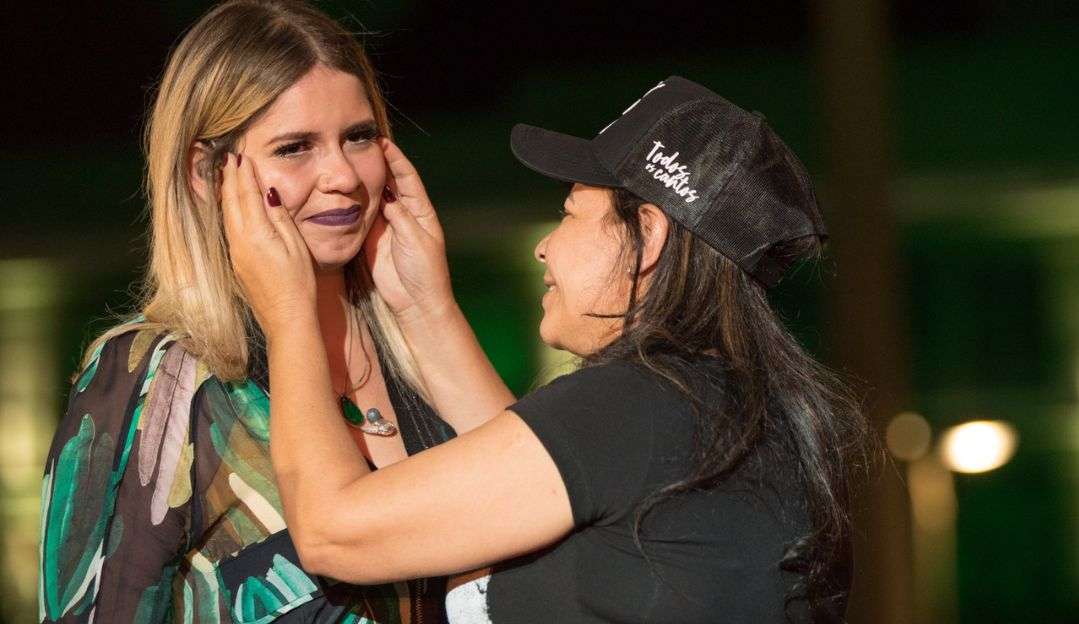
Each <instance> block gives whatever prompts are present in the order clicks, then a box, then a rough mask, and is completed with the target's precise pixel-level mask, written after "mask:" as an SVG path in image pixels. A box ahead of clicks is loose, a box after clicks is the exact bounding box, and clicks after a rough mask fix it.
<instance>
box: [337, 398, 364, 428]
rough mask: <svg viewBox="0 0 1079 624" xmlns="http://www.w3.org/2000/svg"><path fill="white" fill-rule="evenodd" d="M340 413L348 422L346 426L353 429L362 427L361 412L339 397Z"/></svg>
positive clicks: (346, 399)
mask: <svg viewBox="0 0 1079 624" xmlns="http://www.w3.org/2000/svg"><path fill="white" fill-rule="evenodd" d="M341 413H342V414H344V415H345V420H347V421H348V424H350V425H352V426H353V427H362V426H363V422H364V418H363V412H361V411H360V408H358V407H356V404H355V403H353V402H352V401H351V400H350V399H349V398H348V397H346V396H343V397H341Z"/></svg>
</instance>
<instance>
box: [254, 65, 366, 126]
mask: <svg viewBox="0 0 1079 624" xmlns="http://www.w3.org/2000/svg"><path fill="white" fill-rule="evenodd" d="M372 116H373V113H372V111H371V103H370V102H369V101H368V99H367V93H366V91H365V90H364V88H363V83H362V82H360V79H359V78H357V77H356V76H353V75H352V74H348V73H345V72H342V71H338V70H336V69H332V68H329V67H326V66H325V65H316V66H315V67H313V68H312V69H311V70H310V71H308V72H307V73H306V74H304V75H303V77H301V78H300V79H299V80H297V81H296V83H295V84H293V85H292V86H291V87H289V88H288V89H286V90H285V91H283V92H282V93H281V95H279V96H277V99H276V100H274V102H273V104H271V105H270V108H269V109H267V111H266V113H265V114H264V115H263V116H262V117H261V118H260V119H259V120H258V121H257V122H255V123H254V124H253V125H252V126H251V128H250V130H249V133H250V134H251V135H260V134H264V133H265V134H266V135H272V134H276V133H279V132H292V131H298V130H304V131H318V130H322V129H333V130H336V129H339V128H342V127H345V126H348V125H350V124H353V123H356V122H358V121H366V120H369V119H371V118H372Z"/></svg>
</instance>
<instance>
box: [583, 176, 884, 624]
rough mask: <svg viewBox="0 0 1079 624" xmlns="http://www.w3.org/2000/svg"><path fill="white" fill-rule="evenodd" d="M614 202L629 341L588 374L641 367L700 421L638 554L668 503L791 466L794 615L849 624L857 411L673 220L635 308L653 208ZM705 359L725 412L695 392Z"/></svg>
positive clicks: (788, 246)
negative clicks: (762, 460)
mask: <svg viewBox="0 0 1079 624" xmlns="http://www.w3.org/2000/svg"><path fill="white" fill-rule="evenodd" d="M611 192H612V196H613V203H614V209H613V210H612V212H611V215H610V219H611V220H612V223H613V225H614V226H616V227H618V226H621V227H620V232H619V233H620V234H621V235H622V237H623V246H622V253H623V258H622V260H623V262H622V263H621V266H620V267H619V270H622V271H624V270H626V267H628V268H629V269H630V271H631V274H632V276H633V283H632V288H631V289H630V296H629V302H628V306H627V308H626V312H625V314H624V316H623V318H622V321H623V332H622V334H621V335H620V337H619V338H617V339H616V340H615V341H613V342H612V343H611V344H608V345H606V346H605V347H603V348H602V349H600V350H598V351H597V352H596V353H593V354H590V355H588V356H586V357H585V358H584V364H585V365H592V364H598V363H603V362H609V361H612V360H630V361H636V362H639V363H641V364H643V365H644V366H646V367H648V368H649V369H651V370H652V371H654V372H655V373H657V374H659V375H661V376H662V377H663V378H665V379H666V380H668V381H669V382H670V383H671V384H672V385H673V386H674V387H675V388H677V389H678V391H679V392H681V393H683V394H684V395H685V396H686V397H687V398H688V399H689V401H690V403H691V405H692V406H693V410H694V412H695V413H696V415H697V421H698V422H697V436H696V444H695V447H696V448H695V449H694V455H693V458H694V468H693V470H692V472H691V474H689V475H688V476H687V477H686V478H685V479H683V480H682V481H679V482H677V483H674V484H671V485H669V486H667V487H664V488H663V489H661V490H659V491H657V492H654V493H653V494H651V495H650V496H649V497H647V498H646V499H645V500H644V501H642V503H641V505H640V506H639V508H638V510H637V514H636V522H635V527H634V535H635V538H636V540H637V545H638V548H641V541H640V536H641V531H642V527H643V523H644V520H645V519H646V518H647V517H648V514H649V513H650V512H651V511H652V510H653V509H654V508H655V507H656V505H658V504H660V503H662V502H663V501H664V500H667V499H670V498H672V497H675V496H677V495H679V494H681V493H684V492H690V491H695V490H700V489H711V488H714V487H716V486H717V485H719V484H720V483H722V482H723V481H724V479H726V478H727V477H729V476H730V475H732V474H733V473H734V471H736V470H737V469H738V468H739V467H741V466H742V465H743V463H744V462H745V461H746V460H747V458H748V457H750V455H751V454H752V453H754V452H756V451H760V450H762V449H766V450H771V451H773V452H779V453H784V454H787V455H788V456H793V457H794V458H795V460H796V461H794V462H793V463H794V464H796V465H797V476H798V480H799V481H800V484H801V486H802V489H803V491H804V492H805V504H804V510H805V513H806V515H807V516H808V519H809V522H810V531H809V533H808V534H806V535H804V536H802V537H801V538H800V539H798V540H797V541H796V542H795V543H793V544H790V545H789V548H788V550H787V553H786V556H785V557H784V558H783V560H782V561H781V562H779V564H780V566H781V568H782V569H784V570H788V571H792V572H796V573H798V574H800V575H801V579H802V580H801V581H800V582H799V583H798V584H797V585H796V586H795V587H792V588H791V591H790V592H789V593H788V602H787V604H788V607H789V606H791V604H792V602H793V601H795V600H805V601H806V602H807V603H808V607H809V610H810V612H811V614H812V619H813V621H815V622H831V621H840V620H841V619H842V616H843V611H844V609H845V604H846V589H847V588H848V587H849V586H850V573H851V570H850V568H851V562H850V561H851V547H850V543H851V526H850V519H849V511H848V510H849V494H848V473H849V471H850V469H851V467H852V466H854V465H858V464H862V465H864V461H865V459H866V457H867V453H868V451H867V446H866V445H867V440H868V431H867V425H866V422H865V420H864V418H863V417H862V415H861V411H860V408H859V405H858V401H857V400H856V399H854V398H853V396H852V395H851V393H850V391H849V390H848V389H847V387H846V386H845V385H844V384H843V383H842V382H841V380H839V379H838V378H837V376H836V375H835V374H833V373H832V372H830V371H829V370H828V369H827V368H825V367H824V366H822V365H821V364H820V363H818V362H817V361H816V360H815V359H814V358H813V357H812V356H810V355H809V354H808V353H806V352H805V350H803V349H802V347H801V346H800V345H799V343H798V341H797V340H796V339H795V338H794V336H793V335H791V333H790V332H789V331H788V330H787V328H786V327H785V326H784V325H783V323H782V321H781V320H780V318H779V317H778V315H777V314H776V313H775V311H773V309H772V306H771V305H770V303H769V301H768V297H767V292H766V289H765V288H764V287H763V286H761V285H760V284H759V283H757V282H756V281H755V280H754V279H753V278H752V277H751V276H750V275H749V274H747V273H746V272H744V271H743V270H741V269H740V268H739V267H738V266H737V265H736V264H734V263H733V262H732V261H730V260H728V259H727V258H726V257H724V256H723V255H721V254H719V253H718V252H716V251H715V250H714V249H712V248H711V247H709V246H708V245H707V244H706V243H704V242H703V241H702V240H700V239H699V238H697V237H696V236H694V235H693V234H692V233H690V232H689V231H688V230H687V229H686V228H684V227H682V226H681V225H680V224H679V223H677V222H676V221H674V220H673V219H672V220H671V221H670V227H669V229H668V233H667V238H666V241H665V242H664V248H663V251H662V253H661V254H660V257H659V260H658V261H657V263H656V265H655V267H654V268H653V270H652V271H651V283H650V285H649V287H648V288H647V289H646V290H644V292H643V294H641V295H640V296H638V284H639V282H640V280H641V259H642V249H643V242H644V233H643V232H642V230H641V223H640V219H639V216H638V214H639V213H638V209H639V207H640V206H641V204H643V203H644V201H643V200H642V199H640V198H638V197H636V196H634V195H633V194H631V193H630V192H628V191H626V190H624V189H611ZM820 251H821V242H820V240H819V238H817V237H815V236H810V237H804V238H800V239H796V240H792V241H789V242H786V243H782V244H780V245H777V246H776V247H775V248H773V249H772V250H770V251H769V252H768V253H769V254H772V255H776V257H777V259H793V258H806V257H819V255H820ZM702 354H710V355H714V356H717V357H719V358H720V359H721V360H723V363H724V369H725V380H723V381H720V380H718V379H711V380H707V379H706V380H704V383H706V384H708V383H712V384H720V383H722V389H723V390H724V391H725V392H727V396H728V399H729V400H728V401H727V402H726V403H725V405H724V406H718V407H717V406H715V405H709V404H706V403H704V402H702V400H701V399H700V398H699V395H700V392H699V391H695V390H699V389H700V388H701V385H700V383H701V381H700V379H699V375H698V374H697V372H698V371H699V370H700V367H699V366H696V365H695V363H697V362H699V358H700V356H701V355H702ZM642 552H644V551H643V550H642ZM646 556H647V555H646ZM788 612H789V611H788Z"/></svg>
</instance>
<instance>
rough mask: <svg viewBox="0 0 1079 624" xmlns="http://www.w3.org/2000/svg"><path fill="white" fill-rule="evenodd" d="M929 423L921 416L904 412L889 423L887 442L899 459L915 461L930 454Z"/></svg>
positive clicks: (886, 433)
mask: <svg viewBox="0 0 1079 624" xmlns="http://www.w3.org/2000/svg"><path fill="white" fill-rule="evenodd" d="M930 435H931V431H930V429H929V423H927V422H926V421H925V419H924V418H922V417H921V415H919V414H915V413H914V412H903V413H902V414H899V415H898V416H896V417H895V418H893V419H892V422H890V423H888V430H887V431H886V432H885V440H886V441H887V443H888V450H889V451H890V452H891V453H892V455H894V456H895V457H896V458H897V459H902V460H903V461H914V460H916V459H921V458H922V457H925V454H926V453H928V452H929V438H930Z"/></svg>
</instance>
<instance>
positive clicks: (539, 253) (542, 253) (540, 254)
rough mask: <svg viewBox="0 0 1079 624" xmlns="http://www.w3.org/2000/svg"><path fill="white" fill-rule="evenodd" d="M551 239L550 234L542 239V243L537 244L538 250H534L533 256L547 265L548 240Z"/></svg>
mask: <svg viewBox="0 0 1079 624" xmlns="http://www.w3.org/2000/svg"><path fill="white" fill-rule="evenodd" d="M549 238H551V235H550V234H547V235H546V236H544V237H543V238H541V239H540V242H538V243H536V248H535V249H533V250H532V255H533V256H535V257H536V260H539V261H540V262H543V263H545V264H546V262H547V239H549Z"/></svg>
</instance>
